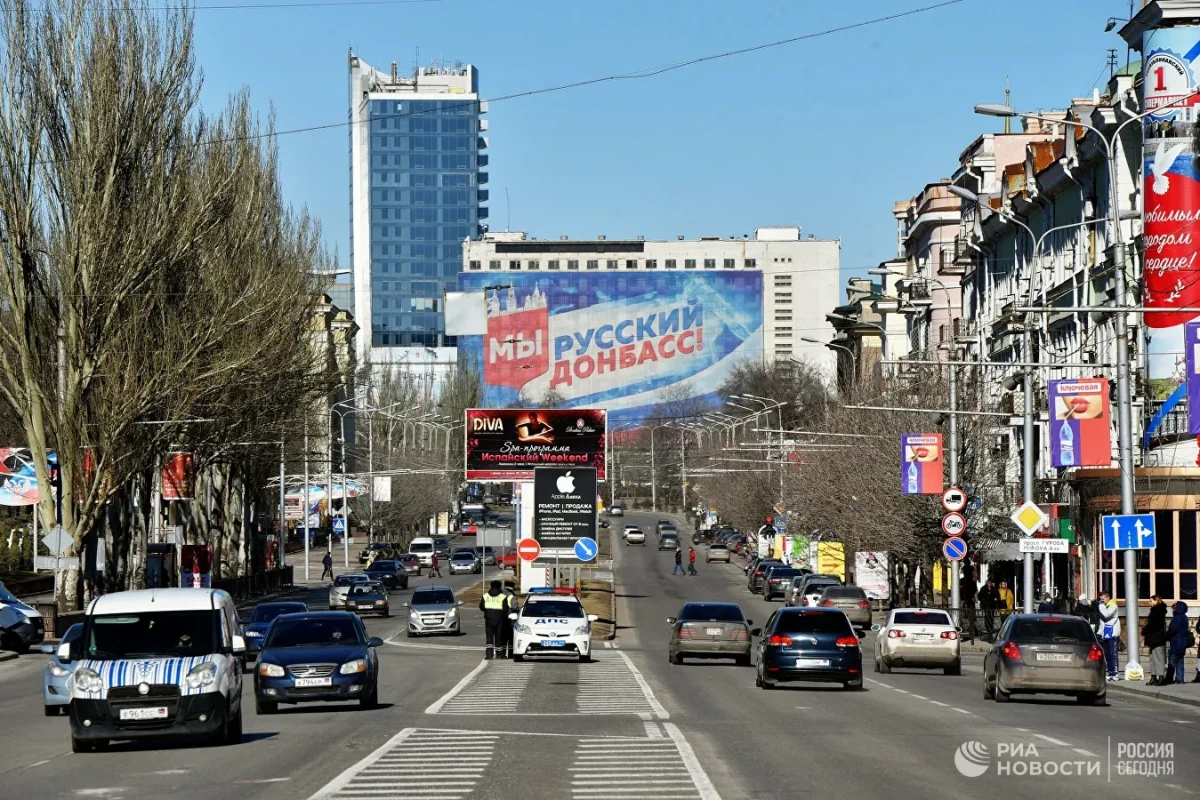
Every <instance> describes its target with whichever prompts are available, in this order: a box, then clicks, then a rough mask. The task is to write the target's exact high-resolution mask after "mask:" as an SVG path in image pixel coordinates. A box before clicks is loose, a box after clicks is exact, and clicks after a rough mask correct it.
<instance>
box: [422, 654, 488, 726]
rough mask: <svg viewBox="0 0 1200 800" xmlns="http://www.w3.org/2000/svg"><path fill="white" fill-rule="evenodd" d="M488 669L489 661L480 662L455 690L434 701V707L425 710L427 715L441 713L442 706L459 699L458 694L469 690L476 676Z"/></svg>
mask: <svg viewBox="0 0 1200 800" xmlns="http://www.w3.org/2000/svg"><path fill="white" fill-rule="evenodd" d="M486 667H487V661H480V662H479V666H477V667H475V669H473V670H471V671H470V672H468V673H467V674H466V676H465V677H464V678H463V679H462V680H461V681H459V682H458V683H457V684H456V685H455V686H454V688H453V689H451V690H450V691H448V692H446V693H445V694H444V695H442V696H441V697H440V698H438V699H437V700H436V701H434V703H433V705H431V706H430V707H429V708H427V709H425V713H426V714H436V713H438V712H439V711H441V710H442V706H444V705H446V703H448V702H450V701H451V700H453V699H454V698H455V697H458V693H459V692H461V691H462V690H463V689H465V688H467V684H469V683H470V682H471V680H472V679H473V678H474V677H475V676H476V675H478V674H479V673H481V672H483V670H484V669H485V668H486Z"/></svg>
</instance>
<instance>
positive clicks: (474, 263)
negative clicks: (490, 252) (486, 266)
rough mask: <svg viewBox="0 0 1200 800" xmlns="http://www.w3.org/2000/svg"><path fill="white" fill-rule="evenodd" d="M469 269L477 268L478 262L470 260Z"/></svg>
mask: <svg viewBox="0 0 1200 800" xmlns="http://www.w3.org/2000/svg"><path fill="white" fill-rule="evenodd" d="M471 269H479V262H478V261H472V262H471Z"/></svg>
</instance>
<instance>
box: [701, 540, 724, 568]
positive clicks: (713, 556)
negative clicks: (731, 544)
mask: <svg viewBox="0 0 1200 800" xmlns="http://www.w3.org/2000/svg"><path fill="white" fill-rule="evenodd" d="M714 561H724V562H725V563H726V564H728V563H729V548H728V547H726V546H725V545H723V544H710V545H709V546H708V552H707V553H705V554H704V563H705V564H711V563H712V562H714Z"/></svg>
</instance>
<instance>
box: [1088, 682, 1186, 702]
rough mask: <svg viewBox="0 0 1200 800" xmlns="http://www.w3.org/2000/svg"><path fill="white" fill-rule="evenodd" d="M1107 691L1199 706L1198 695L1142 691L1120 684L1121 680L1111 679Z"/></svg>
mask: <svg viewBox="0 0 1200 800" xmlns="http://www.w3.org/2000/svg"><path fill="white" fill-rule="evenodd" d="M1108 691H1110V692H1112V691H1116V692H1121V693H1123V694H1131V695H1136V696H1138V697H1150V698H1153V699H1155V700H1165V701H1167V702H1168V703H1176V704H1178V705H1181V706H1197V707H1200V696H1198V697H1180V696H1179V695H1177V694H1168V693H1167V692H1153V691H1143V690H1141V689H1130V688H1129V687H1128V686H1122V685H1121V681H1112V682H1110V683H1109V684H1108Z"/></svg>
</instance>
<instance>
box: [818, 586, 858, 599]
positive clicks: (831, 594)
mask: <svg viewBox="0 0 1200 800" xmlns="http://www.w3.org/2000/svg"><path fill="white" fill-rule="evenodd" d="M822 596H823V597H824V598H825V599H827V600H862V599H863V598H865V597H866V596H867V593H866V592H864V591H863V590H862V589H860V588H858V587H857V586H830V587H829V588H828V589H826V590H825V594H824V595H822Z"/></svg>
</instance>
